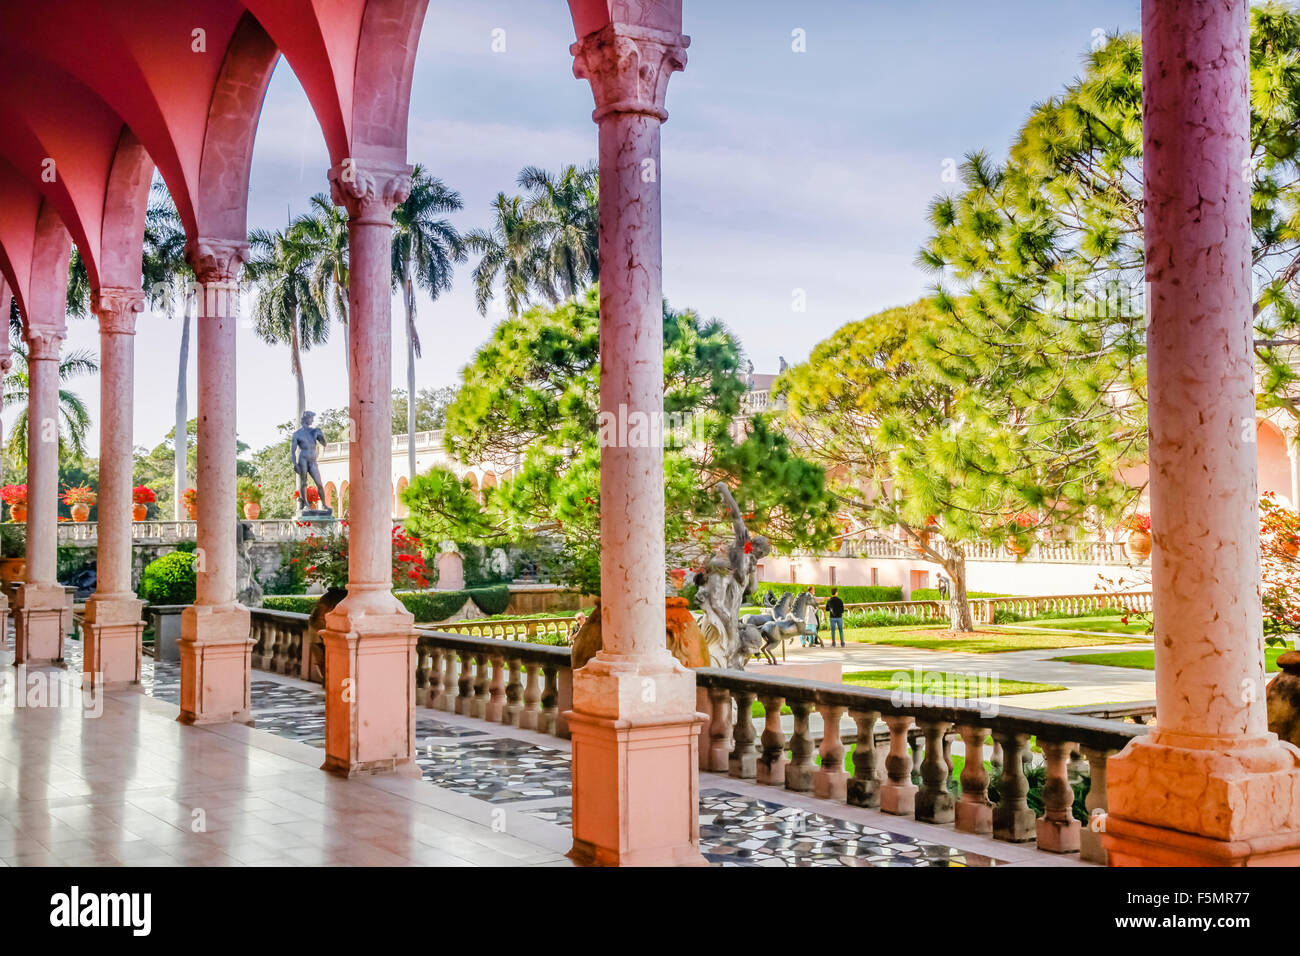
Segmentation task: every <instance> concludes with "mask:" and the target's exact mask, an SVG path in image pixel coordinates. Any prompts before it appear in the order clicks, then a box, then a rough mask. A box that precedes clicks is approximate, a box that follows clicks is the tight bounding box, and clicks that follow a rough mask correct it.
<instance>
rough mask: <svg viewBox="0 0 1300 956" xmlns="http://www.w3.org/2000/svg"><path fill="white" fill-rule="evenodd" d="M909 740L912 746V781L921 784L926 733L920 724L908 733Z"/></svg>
mask: <svg viewBox="0 0 1300 956" xmlns="http://www.w3.org/2000/svg"><path fill="white" fill-rule="evenodd" d="M907 742H908V744H910V745H911V747H912V783H914V784H916V785H917V786H920V784H921V763H922V761H924V759H925V746H924V744H925V735H924V734H923V733H922V731H921V729H920V727H919V726H918V727H917V729H916V730H914V731H912V732H911V733H910V734H908V735H907Z"/></svg>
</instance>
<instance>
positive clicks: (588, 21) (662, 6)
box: [569, 0, 682, 37]
mask: <svg viewBox="0 0 1300 956" xmlns="http://www.w3.org/2000/svg"><path fill="white" fill-rule="evenodd" d="M569 12H570V13H571V14H572V15H573V32H574V33H576V34H577V35H578V36H579V37H585V36H586V35H587V34H588V33H595V32H596V31H597V30H600V29H602V28H603V27H606V26H608V25H609V24H610V23H625V24H629V25H631V26H636V27H648V28H650V29H652V30H662V31H664V32H665V33H681V32H682V0H569Z"/></svg>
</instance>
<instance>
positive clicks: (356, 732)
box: [321, 159, 419, 776]
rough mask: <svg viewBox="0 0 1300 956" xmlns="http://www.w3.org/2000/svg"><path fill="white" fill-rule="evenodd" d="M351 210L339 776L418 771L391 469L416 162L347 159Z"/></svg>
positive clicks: (330, 618)
mask: <svg viewBox="0 0 1300 956" xmlns="http://www.w3.org/2000/svg"><path fill="white" fill-rule="evenodd" d="M329 178H330V188H331V192H332V194H333V197H334V201H335V202H336V203H337V204H339V205H340V206H344V207H345V208H346V209H347V211H348V249H349V256H350V270H349V275H348V279H349V282H348V312H349V314H348V329H349V341H350V344H351V349H352V354H351V356H350V359H349V361H350V369H351V380H352V381H351V387H352V394H351V401H350V405H349V409H350V417H351V422H350V426H351V428H350V431H351V436H350V437H351V444H350V447H349V458H348V482H349V489H350V493H349V505H348V509H349V527H348V596H347V597H346V598H344V600H343V601H342V602H341V603H340V604H339V606H338V607H337V608H335V609H334V610H333V611H332V612H330V613H329V614H328V615H327V616H326V618H325V629H324V630H323V631H322V632H321V639H322V641H323V642H324V645H325V763H324V765H323V767H322V769H324V770H329V771H331V772H333V773H338V774H342V775H345V776H351V775H353V774H358V773H379V772H389V773H398V774H401V775H404V776H419V768H418V767H417V766H416V765H415V628H414V622H415V618H414V616H413V615H412V614H411V613H410V612H409V611H407V610H406V608H405V607H403V606H402V604H401V602H400V601H398V600H397V598H395V597H394V596H393V545H392V540H393V539H392V531H393V524H392V494H391V491H390V488H389V486H390V484H391V472H392V467H391V462H392V446H393V408H392V400H391V398H390V395H391V388H392V350H393V346H392V233H393V209H394V208H395V207H396V206H397V205H398V203H400V202H402V201H403V200H404V199H405V198H406V197H407V196H408V195H409V194H410V191H411V167H410V166H407V165H405V164H399V163H381V162H376V161H365V160H351V159H349V160H345V161H344V162H342V163H340V164H339V165H338V166H336V167H334V168H333V169H331V170H330V174H329Z"/></svg>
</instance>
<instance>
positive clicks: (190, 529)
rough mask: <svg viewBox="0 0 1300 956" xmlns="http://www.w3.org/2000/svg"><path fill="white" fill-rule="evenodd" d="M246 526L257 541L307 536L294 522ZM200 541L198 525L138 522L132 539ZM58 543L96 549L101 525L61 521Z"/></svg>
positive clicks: (272, 521)
mask: <svg viewBox="0 0 1300 956" xmlns="http://www.w3.org/2000/svg"><path fill="white" fill-rule="evenodd" d="M244 524H245V525H248V526H249V528H250V529H251V530H252V535H253V540H254V541H269V542H274V541H294V540H297V539H298V538H301V537H302V536H303V535H304V534H306V533H307V532H306V529H305V528H303V527H302V525H301V523H300V522H298V521H295V520H294V519H292V518H275V519H269V520H266V521H244ZM197 537H198V522H195V521H135V522H132V525H131V538H132V540H133V541H134V542H135V543H137V544H174V543H178V542H181V541H195V540H197ZM58 541H59V544H60V545H77V546H81V547H87V548H89V547H94V546H95V545H96V544H97V543H98V525H97V523H96V522H94V521H60V522H59V524H58Z"/></svg>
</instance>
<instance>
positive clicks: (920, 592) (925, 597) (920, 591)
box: [912, 588, 1010, 601]
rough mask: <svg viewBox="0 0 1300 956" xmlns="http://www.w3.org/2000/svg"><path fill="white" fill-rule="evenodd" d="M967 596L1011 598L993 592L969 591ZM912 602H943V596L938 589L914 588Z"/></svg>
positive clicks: (972, 597) (973, 597)
mask: <svg viewBox="0 0 1300 956" xmlns="http://www.w3.org/2000/svg"><path fill="white" fill-rule="evenodd" d="M966 596H967V597H968V598H971V599H975V598H1000V597H1010V595H1008V594H994V593H993V592H992V591H967V592H966ZM912 600H913V601H942V600H943V596H942V595H941V594H940V593H939V589H938V588H913V589H912Z"/></svg>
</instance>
